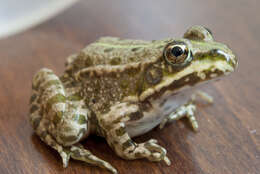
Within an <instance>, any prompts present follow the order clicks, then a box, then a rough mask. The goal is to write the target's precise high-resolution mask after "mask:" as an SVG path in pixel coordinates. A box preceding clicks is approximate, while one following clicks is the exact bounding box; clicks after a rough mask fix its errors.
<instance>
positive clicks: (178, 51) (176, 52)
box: [171, 46, 183, 57]
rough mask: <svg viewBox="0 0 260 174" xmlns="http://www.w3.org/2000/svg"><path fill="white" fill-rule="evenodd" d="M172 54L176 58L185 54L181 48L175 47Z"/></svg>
mask: <svg viewBox="0 0 260 174" xmlns="http://www.w3.org/2000/svg"><path fill="white" fill-rule="evenodd" d="M171 52H172V54H173V55H174V56H175V57H179V56H181V55H182V54H183V50H182V48H181V47H178V46H176V47H173V48H172V50H171Z"/></svg>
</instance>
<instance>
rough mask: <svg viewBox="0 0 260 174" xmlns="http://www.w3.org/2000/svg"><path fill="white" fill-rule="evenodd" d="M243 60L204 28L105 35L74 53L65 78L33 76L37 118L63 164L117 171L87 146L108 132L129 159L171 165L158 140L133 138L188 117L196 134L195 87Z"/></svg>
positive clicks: (33, 116) (46, 73)
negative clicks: (144, 36) (164, 35)
mask: <svg viewBox="0 0 260 174" xmlns="http://www.w3.org/2000/svg"><path fill="white" fill-rule="evenodd" d="M237 62H238V61H237V58H236V56H235V55H234V54H233V52H232V51H231V49H230V48H229V47H228V46H226V45H225V44H223V43H220V42H217V41H215V39H214V38H213V34H212V32H211V31H210V30H209V29H208V28H206V27H203V26H199V25H195V26H192V27H190V28H189V29H188V30H187V31H186V32H185V33H184V36H183V37H182V38H179V39H174V38H168V39H163V40H152V41H144V40H134V39H121V38H117V37H101V38H100V39H98V40H97V41H95V42H93V43H91V44H89V45H87V46H86V47H85V48H84V49H82V50H81V51H80V52H79V53H77V54H73V55H71V56H69V57H68V58H67V61H66V63H65V72H64V74H63V75H61V76H57V75H56V74H55V73H54V72H53V71H52V70H51V69H48V68H42V69H40V70H39V71H38V72H37V73H36V74H35V75H34V77H33V80H32V95H31V98H30V114H29V115H30V123H31V125H32V127H33V129H34V131H35V133H36V135H38V136H39V137H40V139H41V140H42V141H43V142H44V143H46V144H47V145H48V146H50V147H52V148H53V149H54V150H56V151H57V152H58V153H59V155H60V156H61V159H62V163H63V167H67V166H68V163H69V160H70V159H74V160H79V161H83V162H85V163H87V164H91V165H94V166H98V167H101V168H104V169H107V170H108V171H110V172H112V173H113V174H116V173H118V171H117V170H116V168H114V167H113V166H112V165H111V164H110V163H109V162H107V161H105V160H103V159H100V158H99V157H97V156H96V155H94V154H93V153H91V152H90V151H89V150H87V149H86V148H85V147H84V146H83V145H82V141H83V140H85V139H86V138H87V137H88V136H89V135H91V134H92V135H97V136H101V137H104V138H105V139H106V142H107V144H108V145H109V146H110V147H111V149H112V150H113V151H114V152H115V153H116V154H117V155H118V156H119V157H121V158H122V159H126V160H135V159H147V160H149V161H152V162H160V161H163V162H165V163H166V165H170V164H171V162H170V159H169V157H167V151H166V149H165V148H164V147H162V146H161V145H159V143H158V141H157V140H156V139H150V140H147V141H145V142H143V143H137V142H135V141H134V140H133V138H134V137H137V136H139V135H143V134H145V133H147V132H149V131H151V130H153V129H154V128H155V127H157V126H159V128H161V129H162V128H163V127H164V126H165V124H166V123H170V122H173V121H175V120H180V119H182V118H187V119H188V121H189V123H190V124H191V127H192V128H193V130H194V131H197V130H198V122H197V120H196V118H195V110H196V104H195V101H194V96H195V95H193V89H194V88H196V87H197V86H200V85H199V84H203V83H204V82H208V81H211V80H216V79H219V78H220V77H222V76H225V75H228V74H230V73H231V72H234V70H235V69H236V67H237V64H238V63H237ZM201 94H202V93H201ZM202 96H203V95H202ZM204 96H206V95H204ZM204 98H205V97H204ZM206 98H207V97H206ZM156 130H157V129H156Z"/></svg>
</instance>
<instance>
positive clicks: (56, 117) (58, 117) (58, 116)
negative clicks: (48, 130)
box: [53, 111, 63, 125]
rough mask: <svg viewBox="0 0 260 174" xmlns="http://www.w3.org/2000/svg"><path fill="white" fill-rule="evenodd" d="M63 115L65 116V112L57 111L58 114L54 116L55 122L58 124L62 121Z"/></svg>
mask: <svg viewBox="0 0 260 174" xmlns="http://www.w3.org/2000/svg"><path fill="white" fill-rule="evenodd" d="M62 117H63V112H61V111H58V112H56V114H55V115H54V117H53V123H54V124H55V125H57V124H58V123H59V122H60V121H61V119H62Z"/></svg>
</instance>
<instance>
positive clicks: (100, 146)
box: [0, 0, 260, 174]
mask: <svg viewBox="0 0 260 174" xmlns="http://www.w3.org/2000/svg"><path fill="white" fill-rule="evenodd" d="M259 6H260V1H259V0H250V1H249V0H248V1H245V0H214V1H213V0H212V1H205V0H196V1H194V0H185V1H183V0H175V1H173V0H163V1H155V0H154V1H149V0H141V1H140V0H131V1H130V0H129V1H121V0H113V1H107V0H98V1H94V0H92V1H81V2H79V3H77V4H76V5H74V6H73V7H72V8H70V9H69V10H67V11H65V12H64V13H63V14H61V15H59V16H57V17H55V18H54V19H52V20H50V21H48V22H46V23H44V24H42V25H40V26H38V27H36V28H34V29H31V30H29V31H27V32H25V33H22V34H19V35H16V36H13V37H11V38H8V39H5V40H0V106H1V107H0V173H1V174H22V173H25V174H35V173H40V174H56V173H62V174H73V173H75V174H76V173H77V174H81V173H82V174H83V173H92V174H98V173H108V172H106V171H104V170H101V169H99V168H96V167H89V166H87V165H84V164H83V163H81V162H76V161H73V160H72V161H71V163H70V165H69V167H68V168H67V169H63V168H62V163H61V160H60V157H59V156H58V154H57V153H56V152H55V151H54V150H52V149H51V148H49V147H48V146H46V145H45V144H43V143H42V142H41V141H40V139H39V138H38V137H36V136H35V134H34V133H33V131H32V128H31V126H30V124H29V121H28V109H29V108H28V100H29V97H30V92H31V79H32V76H33V74H34V73H35V72H36V71H37V70H38V69H40V68H41V67H48V68H51V69H53V70H54V71H55V72H56V73H57V74H61V73H62V72H63V70H64V62H65V58H66V57H67V56H68V55H70V54H72V53H75V52H77V51H79V50H80V49H81V48H83V47H84V46H85V45H86V44H88V43H90V42H93V41H94V40H96V39H98V38H99V37H101V36H107V35H110V36H119V37H124V38H138V39H148V40H153V39H161V38H167V37H181V36H182V35H183V33H184V32H185V30H186V29H187V28H188V27H189V26H191V25H194V24H201V25H205V26H207V27H208V28H210V29H211V30H212V31H213V33H214V36H215V38H216V40H218V41H221V42H224V43H227V44H228V45H229V46H230V47H231V48H232V50H233V51H234V52H235V53H236V55H237V57H238V59H239V68H238V69H237V71H236V72H235V73H233V74H232V75H230V76H228V77H226V78H224V79H222V80H221V81H219V82H215V83H210V84H208V85H206V86H203V87H202V89H203V90H204V91H206V92H208V93H209V94H211V95H212V96H214V98H215V103H214V104H213V105H207V104H203V103H202V104H199V105H198V111H197V119H198V122H199V125H200V131H199V132H198V133H194V132H192V131H191V129H190V127H189V126H188V124H187V123H186V122H185V121H179V122H175V123H173V124H171V125H168V126H166V127H165V128H164V129H163V130H158V129H155V130H153V131H152V132H150V133H148V134H146V135H144V136H142V137H139V138H137V139H135V140H136V141H137V142H142V141H144V140H148V139H149V138H156V139H158V140H159V143H160V144H161V145H162V146H164V147H166V148H167V150H168V156H169V158H170V159H171V161H172V165H171V166H170V167H167V166H166V165H165V164H163V163H151V162H148V161H146V160H136V161H125V160H122V159H120V158H118V157H117V156H116V155H115V154H114V153H113V152H112V150H110V148H109V147H108V145H107V144H106V142H105V141H104V140H103V139H101V138H96V137H90V138H88V139H87V140H86V141H85V142H84V146H85V147H87V148H88V149H90V150H91V151H92V152H93V153H94V154H96V155H97V156H99V157H101V158H103V159H106V160H107V161H110V163H111V164H112V165H114V166H115V167H116V168H117V169H118V170H119V171H120V173H121V174H140V173H143V174H146V173H147V174H148V173H149V174H159V173H162V174H184V173H185V174H203V173H206V174H231V173H233V174H258V173H260V117H259V113H260V102H259V100H260V56H259V55H260V20H259V17H260V11H259Z"/></svg>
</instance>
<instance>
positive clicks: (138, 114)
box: [129, 111, 143, 121]
mask: <svg viewBox="0 0 260 174" xmlns="http://www.w3.org/2000/svg"><path fill="white" fill-rule="evenodd" d="M129 117H130V121H135V120H139V119H140V118H142V117H143V113H142V112H141V111H137V112H133V113H131V114H130V115H129Z"/></svg>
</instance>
